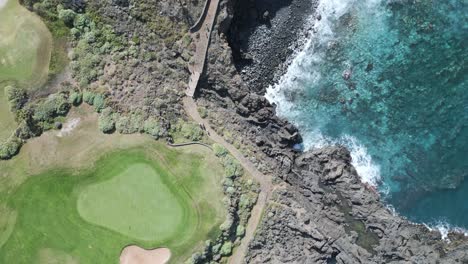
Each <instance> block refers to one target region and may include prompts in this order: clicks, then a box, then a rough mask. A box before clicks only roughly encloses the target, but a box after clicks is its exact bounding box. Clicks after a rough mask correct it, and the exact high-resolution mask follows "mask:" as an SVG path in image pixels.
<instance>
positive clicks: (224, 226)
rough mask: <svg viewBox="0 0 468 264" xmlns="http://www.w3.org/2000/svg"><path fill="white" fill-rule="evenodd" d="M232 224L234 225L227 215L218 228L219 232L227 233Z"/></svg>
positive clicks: (230, 217)
mask: <svg viewBox="0 0 468 264" xmlns="http://www.w3.org/2000/svg"><path fill="white" fill-rule="evenodd" d="M233 224H234V220H233V219H232V216H231V215H230V214H228V216H227V217H226V220H225V221H224V222H223V223H222V224H221V225H220V226H219V229H220V230H221V231H227V230H229V229H231V227H232V225H233Z"/></svg>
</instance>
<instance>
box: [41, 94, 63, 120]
mask: <svg viewBox="0 0 468 264" xmlns="http://www.w3.org/2000/svg"><path fill="white" fill-rule="evenodd" d="M70 107H71V106H70V103H69V101H68V100H67V98H66V97H65V96H64V95H63V94H57V95H55V96H53V97H49V98H47V99H46V100H45V101H43V102H41V103H39V104H38V105H37V106H36V109H35V110H34V115H33V119H34V120H36V121H40V122H52V121H53V119H54V118H55V117H57V116H63V115H66V114H67V113H68V111H69V110H70Z"/></svg>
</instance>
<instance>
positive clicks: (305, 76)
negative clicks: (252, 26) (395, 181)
mask: <svg viewBox="0 0 468 264" xmlns="http://www.w3.org/2000/svg"><path fill="white" fill-rule="evenodd" d="M358 1H360V0H321V1H320V2H319V5H318V6H317V10H316V15H315V17H316V20H315V22H314V26H313V27H312V30H311V32H310V34H311V37H310V38H309V39H308V40H307V42H306V43H305V45H303V49H302V50H301V51H299V52H297V53H296V56H295V58H294V59H293V61H292V63H291V64H290V65H289V67H288V69H287V71H286V74H285V75H283V76H282V77H281V78H280V80H279V82H278V83H277V84H275V85H273V86H270V87H269V88H268V89H267V91H266V94H265V97H266V98H267V99H268V100H269V101H270V102H271V103H274V104H276V106H277V108H276V111H277V114H278V115H279V116H282V117H286V118H288V119H289V120H290V121H291V122H293V123H295V125H296V126H298V127H299V128H300V129H301V130H302V132H303V134H304V135H305V137H304V148H305V149H306V150H307V149H310V148H320V147H323V146H326V145H335V144H340V145H344V146H346V147H347V148H348V149H349V150H350V152H351V157H352V163H353V165H354V167H355V168H356V171H357V172H358V174H359V175H360V176H361V179H362V181H363V182H365V183H367V184H370V185H372V186H377V185H378V183H379V182H380V167H379V166H378V165H377V164H375V163H374V162H373V161H372V157H371V156H370V155H369V153H368V152H367V149H366V147H365V146H364V145H362V144H360V143H359V141H358V140H357V139H356V138H354V137H352V136H350V135H344V136H343V137H341V138H339V139H331V138H327V137H325V136H323V135H322V133H321V132H320V130H319V129H318V128H316V129H314V130H312V131H310V128H309V127H308V126H307V125H306V124H300V123H298V122H299V121H297V120H299V119H300V118H296V117H300V115H301V114H303V113H302V112H301V110H300V109H297V108H296V105H295V100H294V98H295V97H296V96H298V95H299V96H300V95H301V92H303V89H305V88H306V87H307V85H306V84H310V83H316V82H318V81H319V80H320V79H321V78H322V76H321V74H320V72H319V71H318V69H319V67H320V64H321V63H322V62H323V61H324V59H325V56H326V55H325V54H326V53H325V51H326V50H327V48H328V47H329V45H333V42H334V40H335V38H337V36H336V34H335V32H334V27H335V24H336V21H338V19H339V18H340V17H342V16H343V15H344V14H346V13H348V12H349V11H350V10H351V8H353V6H355V4H356V3H357V2H358ZM365 2H366V7H367V8H368V9H369V10H372V8H373V7H374V6H375V5H377V4H379V3H380V2H381V0H365ZM315 69H317V70H315ZM307 130H308V131H307Z"/></svg>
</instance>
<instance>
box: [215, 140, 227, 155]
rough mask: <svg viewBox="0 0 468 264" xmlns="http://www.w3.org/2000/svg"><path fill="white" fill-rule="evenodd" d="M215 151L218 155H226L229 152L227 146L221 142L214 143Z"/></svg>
mask: <svg viewBox="0 0 468 264" xmlns="http://www.w3.org/2000/svg"><path fill="white" fill-rule="evenodd" d="M213 151H214V153H215V155H216V156H217V157H220V158H221V157H225V156H226V155H227V154H228V151H227V149H226V148H225V147H223V146H221V145H219V144H216V143H215V144H213Z"/></svg>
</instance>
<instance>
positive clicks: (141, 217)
mask: <svg viewBox="0 0 468 264" xmlns="http://www.w3.org/2000/svg"><path fill="white" fill-rule="evenodd" d="M119 167H120V166H119ZM119 167H114V168H108V169H107V170H106V171H103V173H109V174H118V175H117V176H114V177H113V178H112V179H110V180H107V181H104V182H101V183H97V184H94V185H91V186H89V187H86V188H85V189H84V190H83V191H81V193H80V194H79V198H78V212H79V213H80V215H81V216H82V217H83V218H84V219H85V220H87V221H88V222H91V223H95V224H97V225H100V226H103V227H107V228H110V229H112V230H114V231H116V232H120V233H122V234H124V235H127V236H129V237H132V238H135V239H141V240H147V241H152V240H155V239H158V240H166V239H168V238H170V237H171V236H173V235H174V234H176V233H177V232H178V231H179V232H180V231H182V230H183V229H184V228H186V224H187V223H183V221H182V220H183V216H184V213H187V214H189V213H190V212H187V211H186V212H184V208H183V206H182V205H183V203H185V201H184V199H182V197H181V196H185V195H184V194H183V193H179V191H178V190H177V188H175V186H173V184H171V183H169V181H170V179H167V177H168V175H167V174H166V175H164V174H165V173H164V171H161V170H159V172H158V168H155V167H153V166H151V164H148V163H136V164H132V165H130V166H129V167H127V168H119ZM161 174H162V175H161ZM185 198H187V197H185ZM122 216H124V217H122ZM148 223H151V224H148Z"/></svg>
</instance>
